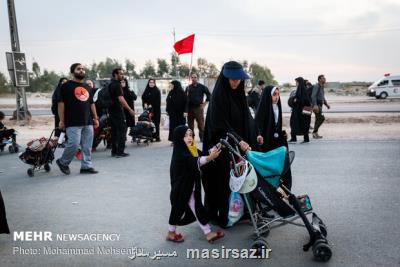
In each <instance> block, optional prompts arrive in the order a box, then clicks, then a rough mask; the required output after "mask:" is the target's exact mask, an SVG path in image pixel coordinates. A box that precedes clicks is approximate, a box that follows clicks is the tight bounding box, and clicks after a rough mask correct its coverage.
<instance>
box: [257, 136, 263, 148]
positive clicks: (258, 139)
mask: <svg viewBox="0 0 400 267" xmlns="http://www.w3.org/2000/svg"><path fill="white" fill-rule="evenodd" d="M257 144H259V145H260V146H261V145H262V144H264V138H263V137H262V136H261V135H259V136H257Z"/></svg>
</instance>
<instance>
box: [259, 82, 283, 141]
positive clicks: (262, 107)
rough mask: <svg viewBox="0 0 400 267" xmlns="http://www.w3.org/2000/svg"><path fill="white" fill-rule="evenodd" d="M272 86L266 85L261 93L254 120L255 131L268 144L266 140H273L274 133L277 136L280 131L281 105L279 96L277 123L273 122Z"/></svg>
mask: <svg viewBox="0 0 400 267" xmlns="http://www.w3.org/2000/svg"><path fill="white" fill-rule="evenodd" d="M273 88H274V86H266V87H265V89H264V91H263V93H262V95H261V101H260V104H259V105H258V108H257V111H256V116H255V121H256V126H257V129H256V130H257V132H258V134H259V135H261V136H262V137H263V138H264V143H265V145H266V146H268V142H270V141H272V140H274V138H275V137H274V134H275V133H278V134H279V137H280V135H281V133H282V105H281V98H279V100H278V103H277V106H278V109H279V116H278V124H275V115H274V110H273V106H272V96H271V91H272V89H273Z"/></svg>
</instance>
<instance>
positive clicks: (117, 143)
mask: <svg viewBox="0 0 400 267" xmlns="http://www.w3.org/2000/svg"><path fill="white" fill-rule="evenodd" d="M110 122H111V124H110V125H111V154H122V153H124V150H125V141H126V122H125V118H124V117H123V116H122V117H121V116H110Z"/></svg>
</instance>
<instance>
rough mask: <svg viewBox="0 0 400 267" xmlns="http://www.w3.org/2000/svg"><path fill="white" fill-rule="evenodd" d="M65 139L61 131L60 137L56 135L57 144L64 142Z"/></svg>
mask: <svg viewBox="0 0 400 267" xmlns="http://www.w3.org/2000/svg"><path fill="white" fill-rule="evenodd" d="M64 140H65V132H61V134H60V137H58V142H57V143H58V144H59V145H61V144H62V143H64Z"/></svg>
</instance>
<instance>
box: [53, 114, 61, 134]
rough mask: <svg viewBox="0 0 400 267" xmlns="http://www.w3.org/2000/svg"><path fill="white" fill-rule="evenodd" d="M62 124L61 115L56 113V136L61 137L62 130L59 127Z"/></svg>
mask: <svg viewBox="0 0 400 267" xmlns="http://www.w3.org/2000/svg"><path fill="white" fill-rule="evenodd" d="M59 126H60V117H58V115H57V114H56V115H54V129H55V130H54V136H55V137H60V134H61V130H60V129H59V128H58V127H59Z"/></svg>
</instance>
